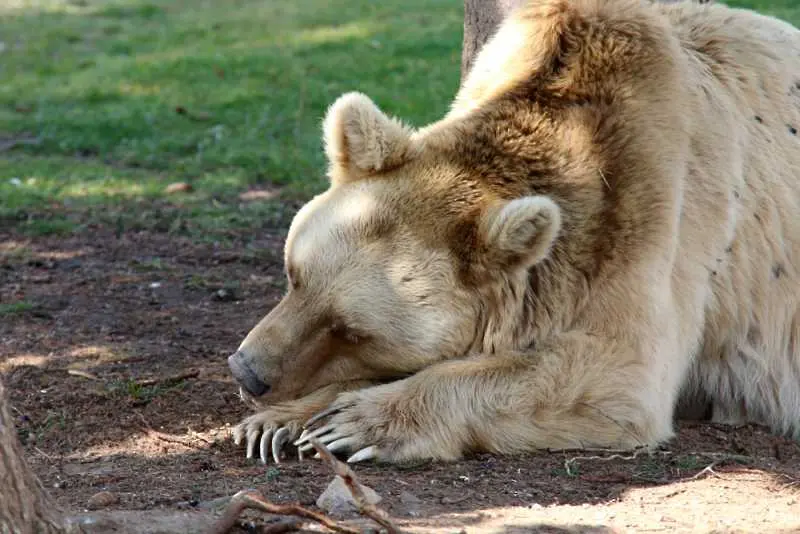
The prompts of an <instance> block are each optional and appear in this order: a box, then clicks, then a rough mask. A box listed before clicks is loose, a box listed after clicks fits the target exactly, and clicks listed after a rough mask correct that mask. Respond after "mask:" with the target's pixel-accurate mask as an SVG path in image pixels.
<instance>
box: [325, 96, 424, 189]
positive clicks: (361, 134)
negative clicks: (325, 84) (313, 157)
mask: <svg viewBox="0 0 800 534" xmlns="http://www.w3.org/2000/svg"><path fill="white" fill-rule="evenodd" d="M322 131H323V137H324V141H325V154H326V155H327V157H328V162H329V165H330V170H331V179H332V180H334V181H337V180H339V181H341V180H346V179H353V178H357V177H359V176H363V175H364V174H371V173H375V172H379V171H382V170H386V169H389V168H391V167H395V166H397V165H399V164H401V163H402V162H403V160H404V158H405V157H406V154H407V152H408V148H409V145H410V142H411V129H410V128H408V127H407V126H405V125H403V123H401V122H400V121H399V120H397V119H395V118H391V117H388V116H386V115H385V114H384V113H383V112H382V111H381V110H380V109H379V108H378V106H376V105H375V103H374V102H372V100H370V98H369V97H367V96H366V95H364V94H362V93H357V92H352V93H346V94H344V95H342V96H340V97H339V98H338V99H337V100H336V101H335V102H334V103H333V104H332V105H331V107H330V108H329V109H328V113H327V115H326V117H325V120H324V122H323V124H322ZM341 171H344V172H341ZM359 171H360V172H359ZM351 173H352V174H351Z"/></svg>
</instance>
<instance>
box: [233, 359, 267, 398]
mask: <svg viewBox="0 0 800 534" xmlns="http://www.w3.org/2000/svg"><path fill="white" fill-rule="evenodd" d="M228 367H230V368H231V373H232V374H233V377H234V378H235V379H236V381H237V382H239V384H241V386H242V387H243V388H244V389H245V391H247V392H248V393H249V394H250V395H252V396H254V397H260V396H261V395H263V394H264V393H266V392H268V391H269V390H270V386H269V384H266V383H264V382H263V381H262V380H261V379H260V378H258V376H256V374H255V373H254V372H253V370H252V369H250V367H248V365H247V363H246V362H245V357H244V354H242V353H241V352H239V351H238V350H237V351H236V352H234V353H233V354H231V355H230V356H228Z"/></svg>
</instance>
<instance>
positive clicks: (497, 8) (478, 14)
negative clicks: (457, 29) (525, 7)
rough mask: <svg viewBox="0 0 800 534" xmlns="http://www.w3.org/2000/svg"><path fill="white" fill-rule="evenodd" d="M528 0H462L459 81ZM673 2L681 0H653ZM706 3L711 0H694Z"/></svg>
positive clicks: (462, 81) (462, 80)
mask: <svg viewBox="0 0 800 534" xmlns="http://www.w3.org/2000/svg"><path fill="white" fill-rule="evenodd" d="M527 1H529V0H464V40H463V43H462V48H461V83H464V78H466V77H467V73H469V70H470V69H471V68H472V63H473V62H474V61H475V56H476V55H477V54H478V52H479V51H480V49H481V47H483V45H484V44H485V43H486V41H488V40H489V38H490V37H491V36H492V35H493V34H494V32H495V31H496V30H497V27H498V26H499V25H500V23H501V22H502V21H503V19H504V18H506V17H507V16H508V15H509V13H511V12H512V11H513V10H514V9H516V8H517V7H519V6H520V5H522V4H525V3H526V2H527ZM654 1H659V2H661V3H663V4H674V3H677V2H681V1H682V0H654ZM695 1H696V2H697V3H700V4H708V3H711V2H712V1H713V0H695Z"/></svg>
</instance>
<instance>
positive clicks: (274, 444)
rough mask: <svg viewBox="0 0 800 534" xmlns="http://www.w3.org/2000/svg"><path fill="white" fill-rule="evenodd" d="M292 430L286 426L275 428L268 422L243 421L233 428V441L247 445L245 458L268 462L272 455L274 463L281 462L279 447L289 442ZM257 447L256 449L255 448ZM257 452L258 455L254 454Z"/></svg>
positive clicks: (281, 447)
mask: <svg viewBox="0 0 800 534" xmlns="http://www.w3.org/2000/svg"><path fill="white" fill-rule="evenodd" d="M292 434H293V431H292V429H291V428H289V427H288V426H281V427H277V428H275V426H273V425H270V424H258V423H248V422H244V423H242V424H240V425H238V426H237V427H236V428H234V429H233V442H234V443H235V444H236V445H240V444H241V443H242V442H243V441H244V442H245V443H246V447H247V459H248V460H249V459H252V458H259V459H260V460H261V463H264V464H266V463H269V458H270V456H272V459H273V461H274V462H275V463H276V464H279V463H281V449H283V447H284V446H285V445H286V444H287V443H289V442H291V440H292V438H293V435H292ZM256 449H258V450H256ZM256 453H258V456H256Z"/></svg>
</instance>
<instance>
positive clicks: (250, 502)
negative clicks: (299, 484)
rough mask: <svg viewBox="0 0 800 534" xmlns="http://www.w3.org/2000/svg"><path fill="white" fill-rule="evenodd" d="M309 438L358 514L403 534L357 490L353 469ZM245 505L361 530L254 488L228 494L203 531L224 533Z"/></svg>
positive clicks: (350, 531) (353, 532)
mask: <svg viewBox="0 0 800 534" xmlns="http://www.w3.org/2000/svg"><path fill="white" fill-rule="evenodd" d="M310 441H311V444H312V445H313V446H314V448H315V449H316V450H317V452H318V453H319V455H320V457H321V458H322V459H323V460H325V462H327V464H328V465H329V466H330V467H331V469H332V470H333V472H334V473H335V474H336V475H337V476H339V477H341V478H342V480H344V483H345V486H346V487H347V489H348V491H349V492H350V495H352V497H353V502H354V503H355V505H356V509H357V510H358V512H359V513H360V514H361V515H363V516H364V517H367V518H369V519H371V520H373V521H374V522H376V523H378V524H379V525H380V526H382V527H383V528H385V529H386V531H387V532H388V534H404V531H403V530H401V529H400V527H398V526H397V525H396V524H395V523H394V522H393V521H392V519H391V518H390V517H389V514H387V513H386V512H385V511H384V510H382V509H380V508H378V507H377V506H375V505H374V504H371V503H370V502H369V501H368V499H367V498H366V496H365V495H364V492H363V491H362V490H361V484H360V483H359V482H358V479H357V478H356V475H355V473H354V472H353V470H352V469H350V466H348V465H347V464H345V463H344V462H342V461H340V460H338V459H337V458H336V457H335V456H334V455H333V454H332V453H331V452H330V451H329V450H328V448H327V447H325V445H323V444H322V443H320V442H319V441H317V440H313V439H312V440H310ZM247 509H252V510H258V511H261V512H266V513H268V514H275V515H284V516H294V517H299V518H302V519H305V520H310V521H314V522H316V523H319V524H320V525H323V526H324V527H326V528H328V529H329V530H332V531H334V532H342V533H345V534H358V533H359V532H361V531H360V530H359V529H356V528H352V527H349V526H347V525H345V524H343V523H340V522H338V521H335V520H334V519H332V518H330V517H328V516H327V515H325V514H323V513H321V512H316V511H314V510H309V509H308V508H305V507H303V506H300V505H299V504H283V505H281V504H275V503H271V502H269V501H268V500H267V499H266V498H264V496H263V495H261V493H259V492H258V491H256V490H242V491H240V492H238V493H237V494H236V495H234V496H233V497H232V498H231V502H230V503H229V504H228V506H227V507H226V509H225V512H224V513H223V515H222V517H221V518H220V520H219V521H218V522H217V523H215V524H214V525H212V526H211V528H210V529H209V530H208V532H207V533H206V534H225V533H226V532H228V531H229V530H230V529H231V528H232V527H233V526H234V525H235V524H236V522H237V520H238V519H239V516H240V515H241V513H242V512H243V511H244V510H247Z"/></svg>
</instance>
